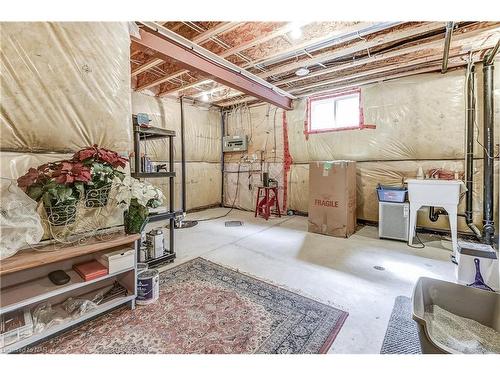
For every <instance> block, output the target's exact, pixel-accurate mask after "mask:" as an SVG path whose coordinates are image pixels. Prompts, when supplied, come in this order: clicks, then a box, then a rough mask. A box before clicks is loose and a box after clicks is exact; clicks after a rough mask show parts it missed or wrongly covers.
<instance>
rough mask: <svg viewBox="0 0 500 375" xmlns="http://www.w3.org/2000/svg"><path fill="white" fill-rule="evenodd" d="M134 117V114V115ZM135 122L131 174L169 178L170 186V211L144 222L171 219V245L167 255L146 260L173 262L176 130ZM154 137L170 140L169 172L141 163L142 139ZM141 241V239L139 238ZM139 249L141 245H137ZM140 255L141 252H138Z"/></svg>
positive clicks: (151, 263)
mask: <svg viewBox="0 0 500 375" xmlns="http://www.w3.org/2000/svg"><path fill="white" fill-rule="evenodd" d="M133 117H134V116H133ZM132 120H133V123H134V169H135V170H134V172H132V173H131V176H132V177H134V178H168V186H169V199H168V200H169V204H168V211H167V212H162V213H153V214H150V215H149V217H148V218H147V220H146V223H145V224H144V226H143V228H145V227H146V225H147V224H148V223H153V222H156V221H161V220H168V221H169V226H168V227H169V247H168V252H167V253H165V255H163V256H161V257H158V258H153V259H149V260H147V261H146V263H148V265H154V264H157V263H160V262H168V261H170V262H172V261H173V260H174V259H175V247H174V245H175V241H174V227H175V217H176V215H178V214H179V213H178V212H175V211H174V177H175V172H174V137H175V131H173V130H166V129H161V128H156V127H153V126H148V127H143V126H139V125H137V124H136V122H137V120H136V119H134V118H132ZM153 139H167V140H168V142H167V143H168V171H167V172H144V171H143V170H142V164H141V141H148V140H153ZM138 241H139V242H140V240H138ZM137 249H138V251H139V249H140V246H138V247H137ZM137 256H139V254H137Z"/></svg>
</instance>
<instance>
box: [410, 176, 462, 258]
mask: <svg viewBox="0 0 500 375" xmlns="http://www.w3.org/2000/svg"><path fill="white" fill-rule="evenodd" d="M406 183H407V184H408V200H409V201H410V230H409V231H408V242H409V243H410V244H413V237H414V236H415V226H416V224H417V211H418V210H419V209H420V207H423V206H434V207H442V208H444V209H445V210H446V212H448V219H449V220H450V229H451V240H452V244H453V253H454V255H455V257H457V250H458V244H457V209H458V202H459V200H460V190H461V189H463V188H464V187H465V186H464V183H463V182H462V181H461V180H437V179H428V180H417V179H409V180H406Z"/></svg>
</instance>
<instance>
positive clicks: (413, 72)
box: [297, 60, 467, 98]
mask: <svg viewBox="0 0 500 375" xmlns="http://www.w3.org/2000/svg"><path fill="white" fill-rule="evenodd" d="M466 64H467V62H466V61H465V60H458V62H454V61H450V64H449V68H457V67H460V66H464V65H466ZM440 69H441V64H440V62H439V63H437V64H435V65H434V66H430V67H426V68H421V69H416V70H410V71H407V72H400V73H395V74H390V75H384V76H382V77H375V78H368V79H361V80H357V81H354V82H349V83H347V84H343V83H342V84H340V85H338V87H337V86H332V87H328V88H326V89H324V90H321V91H316V90H315V91H314V92H305V93H301V94H298V95H297V97H299V98H303V97H308V96H311V95H322V94H326V93H335V92H336V91H345V90H347V89H350V88H354V87H359V86H363V85H368V84H371V83H381V82H385V81H388V80H392V79H396V78H403V77H408V76H414V75H417V74H422V73H432V72H439V71H440Z"/></svg>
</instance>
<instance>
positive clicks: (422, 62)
mask: <svg viewBox="0 0 500 375" xmlns="http://www.w3.org/2000/svg"><path fill="white" fill-rule="evenodd" d="M440 61H441V58H440V57H435V58H433V59H432V58H431V59H429V58H428V57H424V58H422V59H416V60H411V61H406V62H404V63H400V64H390V65H386V66H383V67H381V68H378V69H371V70H365V71H362V72H359V73H356V74H351V75H348V76H343V77H336V78H333V79H329V80H323V81H320V82H315V83H311V84H309V85H306V86H302V87H297V88H296V89H292V90H290V92H292V93H293V92H300V91H304V90H310V89H315V88H318V87H321V86H328V85H332V84H334V83H340V82H345V81H350V80H353V79H359V78H364V77H368V76H373V75H376V74H381V73H388V72H393V73H394V71H400V70H402V69H409V68H415V70H416V71H417V70H418V69H420V68H425V67H422V66H420V67H418V66H419V65H425V64H429V65H432V66H436V65H437V64H438V63H439V62H440ZM450 61H453V63H454V64H455V65H456V64H458V63H460V62H462V64H466V59H465V58H459V57H455V58H454V59H453V60H451V59H450Z"/></svg>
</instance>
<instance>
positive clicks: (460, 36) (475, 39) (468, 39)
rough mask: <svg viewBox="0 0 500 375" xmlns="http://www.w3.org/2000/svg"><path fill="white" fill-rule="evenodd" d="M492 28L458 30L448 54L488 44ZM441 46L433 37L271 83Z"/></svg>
mask: <svg viewBox="0 0 500 375" xmlns="http://www.w3.org/2000/svg"><path fill="white" fill-rule="evenodd" d="M468 29H471V27H468ZM492 30H500V27H499V25H494V24H490V25H485V26H483V27H481V28H477V29H474V30H472V31H470V32H463V33H461V31H460V30H458V32H457V33H456V35H455V36H454V38H453V45H457V46H453V45H452V47H451V49H450V55H451V56H458V55H462V54H465V53H468V52H471V51H472V52H474V51H477V50H479V49H483V48H484V45H485V44H484V43H487V44H488V45H489V44H490V43H491V42H484V40H485V39H486V38H488V37H492V36H495V35H496V34H497V33H498V32H499V31H494V33H492V32H491V31H492ZM490 39H491V38H490ZM441 47H442V39H439V40H434V39H433V40H430V41H427V42H423V43H419V44H418V45H415V46H411V47H406V48H399V49H396V50H394V51H389V52H383V53H379V54H377V55H371V56H369V57H364V58H360V59H357V60H354V61H352V62H348V63H344V64H339V65H336V66H333V67H331V68H327V69H321V70H318V71H316V72H313V73H310V74H308V75H306V76H303V77H298V76H294V77H290V78H287V79H283V80H280V81H278V82H273V83H274V84H275V85H278V86H282V85H285V84H288V83H293V82H298V81H301V80H306V79H310V78H314V77H318V76H322V75H325V74H331V73H335V72H340V71H342V70H348V69H352V68H355V67H357V66H361V65H366V64H374V63H378V62H381V61H383V60H389V59H393V58H398V57H401V56H404V55H409V54H411V53H416V54H417V53H418V55H417V57H423V56H424V55H425V56H429V57H432V56H438V55H439V52H440V49H441Z"/></svg>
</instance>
